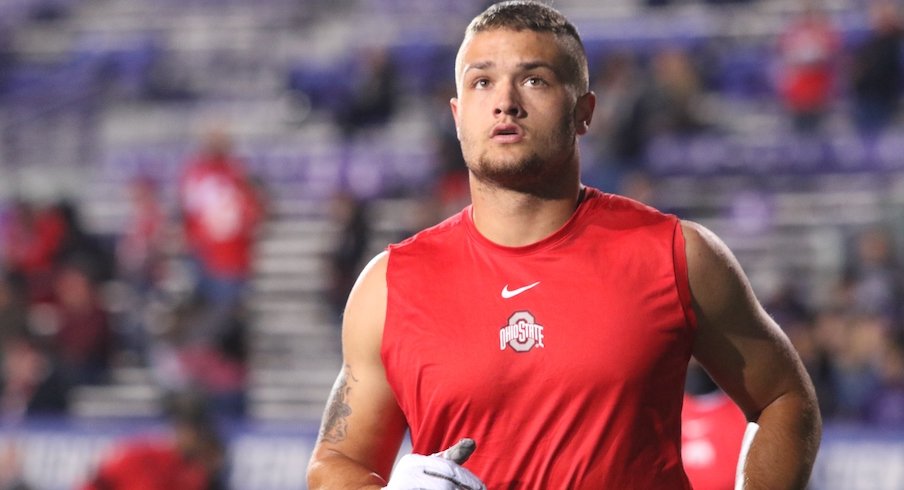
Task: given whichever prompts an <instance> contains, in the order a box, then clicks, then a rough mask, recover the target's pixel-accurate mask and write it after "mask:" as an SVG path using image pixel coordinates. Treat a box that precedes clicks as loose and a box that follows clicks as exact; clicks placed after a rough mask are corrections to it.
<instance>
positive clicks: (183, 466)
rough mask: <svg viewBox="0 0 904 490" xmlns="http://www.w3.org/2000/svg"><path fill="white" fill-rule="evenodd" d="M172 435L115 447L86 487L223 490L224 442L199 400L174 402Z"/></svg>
mask: <svg viewBox="0 0 904 490" xmlns="http://www.w3.org/2000/svg"><path fill="white" fill-rule="evenodd" d="M171 424H172V426H171V430H170V432H169V433H167V434H161V435H156V436H144V437H136V438H134V439H130V440H126V441H123V442H121V443H120V444H118V445H116V446H114V448H113V450H112V451H111V452H110V454H108V455H107V456H106V457H105V458H104V459H103V460H102V461H101V463H100V465H99V466H98V468H97V470H96V471H95V472H94V473H93V474H92V475H91V477H90V478H89V480H88V481H87V482H86V483H84V485H82V486H81V488H80V490H164V489H167V490H168V489H173V490H176V489H178V490H218V489H221V488H224V487H223V482H222V481H221V469H222V468H223V458H224V450H223V443H222V441H221V439H220V436H219V434H218V433H217V431H216V429H215V428H214V426H213V424H212V422H211V421H210V420H209V419H208V418H207V416H206V414H205V413H204V412H203V410H202V409H201V408H200V405H199V404H198V401H197V400H195V399H193V398H191V397H186V398H180V399H177V400H176V402H175V403H174V408H173V410H172V414H171Z"/></svg>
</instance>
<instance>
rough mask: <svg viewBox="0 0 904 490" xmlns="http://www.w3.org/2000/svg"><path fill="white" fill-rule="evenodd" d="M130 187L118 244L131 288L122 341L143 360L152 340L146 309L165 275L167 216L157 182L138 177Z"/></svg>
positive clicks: (122, 268)
mask: <svg viewBox="0 0 904 490" xmlns="http://www.w3.org/2000/svg"><path fill="white" fill-rule="evenodd" d="M128 190H129V218H128V220H127V221H126V223H127V226H126V229H125V230H124V232H123V233H122V235H121V236H120V237H119V240H118V242H117V247H116V259H117V260H116V261H117V269H118V276H119V277H120V278H121V279H122V280H123V281H124V282H125V284H126V285H127V287H128V291H129V295H128V296H129V301H128V304H129V307H128V309H127V311H125V312H124V313H125V314H124V318H123V320H122V323H121V327H122V328H121V329H120V330H121V333H122V339H121V340H122V342H121V343H122V346H123V347H124V348H125V350H126V351H127V352H130V353H131V354H133V355H134V356H136V358H137V359H136V360H137V361H138V362H144V361H146V360H147V359H146V358H147V349H148V344H149V342H150V338H149V335H148V330H149V326H148V325H146V324H145V323H146V318H147V315H146V313H147V311H146V310H147V307H148V305H149V304H150V302H151V301H152V300H153V296H154V294H155V293H156V292H157V291H158V290H159V288H160V281H161V280H162V279H163V267H164V262H163V261H164V258H165V255H166V250H165V247H166V238H167V237H166V233H165V232H166V225H167V220H166V215H165V213H164V211H163V209H162V208H161V205H160V200H159V199H158V195H157V184H156V182H154V181H153V180H151V179H150V178H147V177H139V178H137V179H135V180H133V181H132V182H131V183H130V185H129V189H128Z"/></svg>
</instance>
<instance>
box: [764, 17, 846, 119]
mask: <svg viewBox="0 0 904 490" xmlns="http://www.w3.org/2000/svg"><path fill="white" fill-rule="evenodd" d="M818 1H819V0H804V10H803V12H802V14H801V15H800V16H799V17H798V18H797V19H795V20H794V21H793V22H791V24H789V25H788V26H787V28H786V30H785V32H784V33H783V35H782V36H781V39H780V41H779V47H778V48H779V58H780V60H779V65H780V67H779V70H780V72H779V74H778V76H779V80H778V85H779V87H778V91H779V94H780V96H781V98H782V101H783V102H784V105H785V107H786V109H787V110H788V111H789V113H790V114H791V118H792V121H793V123H794V127H795V128H796V129H797V130H799V131H806V132H810V131H815V130H817V129H819V127H820V125H821V124H822V121H823V119H824V117H825V115H826V113H827V112H828V111H829V109H830V108H831V104H832V97H833V95H834V84H835V82H836V80H835V78H836V70H837V61H838V60H837V57H838V54H839V51H840V44H841V43H840V38H839V35H838V33H837V31H836V29H835V27H834V25H833V24H832V22H831V21H830V20H829V19H828V17H827V16H826V15H825V13H823V12H822V10H821V9H819V7H817V3H818Z"/></svg>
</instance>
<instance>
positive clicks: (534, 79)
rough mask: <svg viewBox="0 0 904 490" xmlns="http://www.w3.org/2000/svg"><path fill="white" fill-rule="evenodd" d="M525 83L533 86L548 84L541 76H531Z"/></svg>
mask: <svg viewBox="0 0 904 490" xmlns="http://www.w3.org/2000/svg"><path fill="white" fill-rule="evenodd" d="M524 84H525V85H529V86H531V87H539V86H541V85H546V81H545V80H543V79H542V78H540V77H529V78H528V79H527V80H525V81H524Z"/></svg>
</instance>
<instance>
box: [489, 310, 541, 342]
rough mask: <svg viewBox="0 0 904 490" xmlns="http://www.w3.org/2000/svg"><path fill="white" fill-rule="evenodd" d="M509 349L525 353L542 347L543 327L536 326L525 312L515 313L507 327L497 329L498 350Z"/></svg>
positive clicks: (531, 316)
mask: <svg viewBox="0 0 904 490" xmlns="http://www.w3.org/2000/svg"><path fill="white" fill-rule="evenodd" d="M506 346H508V347H511V348H512V349H513V350H514V351H515V352H527V351H529V350H531V349H533V348H534V347H544V346H543V325H538V324H537V323H536V321H535V320H534V316H533V315H531V314H530V312H527V311H516V312H515V313H514V314H512V316H510V317H509V319H508V325H506V326H504V327H502V328H501V329H499V350H505V348H506Z"/></svg>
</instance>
